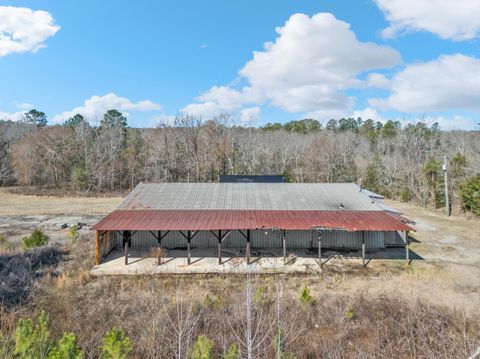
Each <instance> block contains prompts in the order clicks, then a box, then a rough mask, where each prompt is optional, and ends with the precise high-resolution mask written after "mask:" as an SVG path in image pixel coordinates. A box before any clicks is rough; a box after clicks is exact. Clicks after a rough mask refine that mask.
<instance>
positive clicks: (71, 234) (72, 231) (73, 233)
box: [68, 224, 78, 243]
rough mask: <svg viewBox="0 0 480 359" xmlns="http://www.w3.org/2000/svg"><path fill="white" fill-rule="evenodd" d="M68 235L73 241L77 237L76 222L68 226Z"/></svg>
mask: <svg viewBox="0 0 480 359" xmlns="http://www.w3.org/2000/svg"><path fill="white" fill-rule="evenodd" d="M68 237H69V238H70V239H71V240H72V242H74V243H75V241H76V240H77V237H78V227H77V225H76V224H74V225H73V226H71V227H70V229H69V230H68Z"/></svg>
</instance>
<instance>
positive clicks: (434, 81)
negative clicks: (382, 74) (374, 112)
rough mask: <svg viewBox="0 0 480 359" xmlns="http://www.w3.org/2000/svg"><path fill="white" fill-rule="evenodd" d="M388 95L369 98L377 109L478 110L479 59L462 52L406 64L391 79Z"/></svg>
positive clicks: (419, 110)
mask: <svg viewBox="0 0 480 359" xmlns="http://www.w3.org/2000/svg"><path fill="white" fill-rule="evenodd" d="M390 89H391V93H390V96H389V97H387V98H385V99H370V100H369V103H370V104H371V105H373V106H375V107H378V108H380V109H395V110H398V111H401V112H425V111H441V110H476V111H478V110H480V60H479V59H477V58H474V57H470V56H465V55H462V54H456V55H445V56H441V57H439V58H438V59H436V60H434V61H429V62H424V63H415V64H410V65H407V66H406V67H405V69H403V70H402V71H400V72H399V73H398V74H396V75H395V76H394V77H393V79H392V82H391V88H390Z"/></svg>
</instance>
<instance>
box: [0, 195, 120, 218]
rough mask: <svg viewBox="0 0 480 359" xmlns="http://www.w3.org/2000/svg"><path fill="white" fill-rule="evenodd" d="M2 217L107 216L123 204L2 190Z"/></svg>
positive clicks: (115, 199) (103, 199)
mask: <svg viewBox="0 0 480 359" xmlns="http://www.w3.org/2000/svg"><path fill="white" fill-rule="evenodd" d="M0 198H1V204H0V215H5V216H25V215H56V214H58V215H64V214H81V215H85V214H107V213H109V212H110V211H112V210H113V209H115V207H116V206H117V205H118V204H119V203H120V202H121V200H122V198H121V197H118V196H117V197H82V196H78V197H62V196H53V195H48V196H47V195H45V196H38V195H23V194H16V193H11V192H10V191H9V190H8V189H5V188H0Z"/></svg>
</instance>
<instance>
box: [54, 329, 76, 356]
mask: <svg viewBox="0 0 480 359" xmlns="http://www.w3.org/2000/svg"><path fill="white" fill-rule="evenodd" d="M81 358H83V352H82V349H81V348H80V347H79V346H78V344H77V340H76V338H75V334H73V333H64V334H63V336H62V338H61V339H60V341H59V342H58V347H57V348H55V349H53V350H52V351H51V352H50V354H49V355H48V359H81Z"/></svg>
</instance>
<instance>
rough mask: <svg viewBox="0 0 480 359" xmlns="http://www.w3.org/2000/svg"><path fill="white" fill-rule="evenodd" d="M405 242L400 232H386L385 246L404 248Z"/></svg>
mask: <svg viewBox="0 0 480 359" xmlns="http://www.w3.org/2000/svg"><path fill="white" fill-rule="evenodd" d="M404 245H405V241H404V240H403V238H402V237H401V236H400V233H398V232H385V246H387V247H400V246H404Z"/></svg>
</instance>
